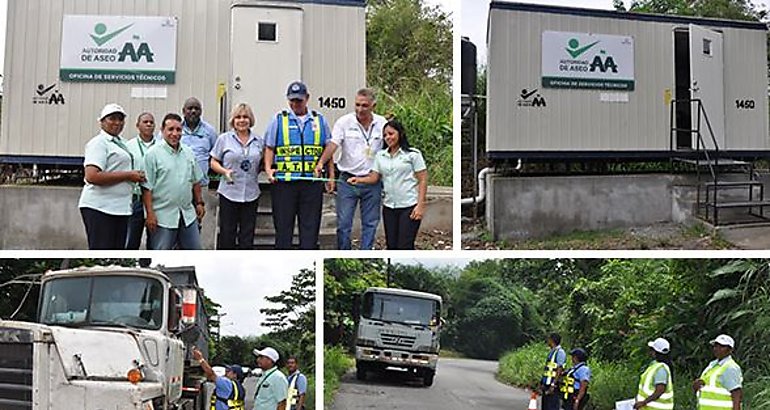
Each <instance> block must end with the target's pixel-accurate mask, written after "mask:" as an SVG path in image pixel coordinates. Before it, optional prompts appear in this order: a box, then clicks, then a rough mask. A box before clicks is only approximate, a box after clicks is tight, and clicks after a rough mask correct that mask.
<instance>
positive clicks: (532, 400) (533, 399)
mask: <svg viewBox="0 0 770 410" xmlns="http://www.w3.org/2000/svg"><path fill="white" fill-rule="evenodd" d="M527 410H537V392H536V391H533V392H532V395H531V396H529V407H528V408H527Z"/></svg>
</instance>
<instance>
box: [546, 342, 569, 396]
mask: <svg viewBox="0 0 770 410" xmlns="http://www.w3.org/2000/svg"><path fill="white" fill-rule="evenodd" d="M545 342H546V344H548V347H550V348H551V350H550V351H549V352H548V356H546V358H545V369H544V370H543V377H541V378H540V390H541V391H542V392H543V399H542V408H543V410H559V407H560V404H561V401H560V398H559V392H558V391H557V389H556V388H557V386H558V383H559V379H561V376H562V373H563V372H564V365H565V364H566V363H567V353H565V352H564V349H562V347H561V335H559V334H558V333H551V334H550V335H548V337H547V338H546V340H545Z"/></svg>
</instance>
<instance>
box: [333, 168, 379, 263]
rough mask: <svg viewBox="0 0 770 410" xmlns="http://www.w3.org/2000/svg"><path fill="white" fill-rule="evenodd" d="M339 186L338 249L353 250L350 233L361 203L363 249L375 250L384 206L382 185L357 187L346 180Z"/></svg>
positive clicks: (343, 179)
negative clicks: (381, 207)
mask: <svg viewBox="0 0 770 410" xmlns="http://www.w3.org/2000/svg"><path fill="white" fill-rule="evenodd" d="M341 179H342V181H340V182H339V184H338V185H337V248H338V249H342V250H348V249H351V247H350V232H351V231H352V230H353V215H354V214H355V212H356V205H357V204H358V203H359V201H360V202H361V247H360V249H363V250H369V249H373V248H374V237H375V235H376V234H377V225H379V223H380V206H381V204H382V183H381V182H378V183H376V184H358V185H356V186H355V187H354V186H351V185H350V184H348V183H347V182H345V178H344V177H343V178H341Z"/></svg>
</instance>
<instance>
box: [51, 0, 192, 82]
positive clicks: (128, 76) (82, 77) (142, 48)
mask: <svg viewBox="0 0 770 410" xmlns="http://www.w3.org/2000/svg"><path fill="white" fill-rule="evenodd" d="M176 29H177V20H176V17H143V16H96V15H93V16H84V15H67V16H64V20H63V22H62V47H61V63H60V67H59V77H60V78H61V80H62V81H76V82H104V83H160V84H173V83H174V80H175V76H176Z"/></svg>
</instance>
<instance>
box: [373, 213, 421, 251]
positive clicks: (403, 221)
mask: <svg viewBox="0 0 770 410" xmlns="http://www.w3.org/2000/svg"><path fill="white" fill-rule="evenodd" d="M414 207H415V205H412V206H410V207H408V208H388V207H387V206H383V207H382V223H383V225H385V241H386V243H387V246H388V249H414V240H415V238H417V231H419V230H420V222H421V221H419V220H418V221H415V220H413V219H411V218H409V215H410V214H411V213H412V209H414Z"/></svg>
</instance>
